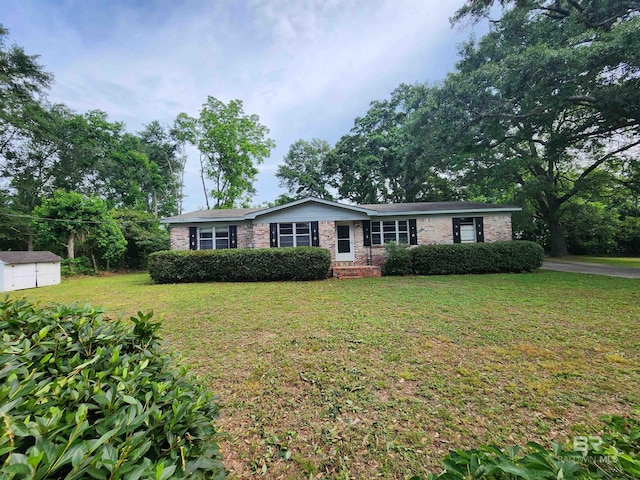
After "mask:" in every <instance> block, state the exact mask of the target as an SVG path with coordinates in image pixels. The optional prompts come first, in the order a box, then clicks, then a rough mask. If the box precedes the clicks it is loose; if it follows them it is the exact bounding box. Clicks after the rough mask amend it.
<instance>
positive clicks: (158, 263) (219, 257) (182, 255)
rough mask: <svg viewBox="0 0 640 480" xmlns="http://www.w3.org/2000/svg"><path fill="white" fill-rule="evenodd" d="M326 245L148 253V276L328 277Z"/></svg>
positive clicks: (173, 279)
mask: <svg viewBox="0 0 640 480" xmlns="http://www.w3.org/2000/svg"><path fill="white" fill-rule="evenodd" d="M330 266H331V253H330V252H329V250H327V249H326V248H318V247H295V248H257V249H237V250H236V249H231V250H172V251H162V252H155V253H152V254H151V255H149V275H151V278H152V279H153V281H154V282H157V283H180V282H268V281H278V280H319V279H322V278H326V277H327V275H328V273H329V267H330Z"/></svg>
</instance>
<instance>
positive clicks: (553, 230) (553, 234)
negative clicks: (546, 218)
mask: <svg viewBox="0 0 640 480" xmlns="http://www.w3.org/2000/svg"><path fill="white" fill-rule="evenodd" d="M549 234H550V238H549V247H550V248H551V256H552V257H566V256H567V253H568V252H567V241H566V240H565V238H564V229H563V228H562V223H560V221H559V220H556V221H552V222H549Z"/></svg>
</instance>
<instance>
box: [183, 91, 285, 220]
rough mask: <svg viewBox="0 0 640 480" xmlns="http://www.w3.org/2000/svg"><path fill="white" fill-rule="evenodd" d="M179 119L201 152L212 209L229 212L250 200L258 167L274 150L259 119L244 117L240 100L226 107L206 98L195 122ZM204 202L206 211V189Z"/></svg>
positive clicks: (210, 98)
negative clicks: (212, 203) (224, 209)
mask: <svg viewBox="0 0 640 480" xmlns="http://www.w3.org/2000/svg"><path fill="white" fill-rule="evenodd" d="M179 118H181V119H182V120H183V127H184V128H187V129H188V128H189V127H191V128H192V131H191V132H190V133H189V132H188V131H187V132H186V133H185V135H186V136H187V137H190V138H191V139H192V141H195V143H196V146H197V148H198V150H199V152H200V163H201V171H202V174H203V186H204V176H205V175H206V177H207V178H208V179H210V180H212V181H213V185H214V188H213V190H212V191H211V196H212V197H213V199H214V200H215V204H214V207H216V208H230V207H233V206H234V205H235V204H236V203H238V202H241V201H247V200H248V199H250V198H251V196H253V194H254V193H255V189H254V187H253V182H254V181H255V178H256V176H257V174H258V169H257V165H259V164H260V163H262V162H263V161H264V159H265V158H267V157H268V156H269V154H270V153H271V150H272V149H273V147H274V146H275V144H274V142H273V140H271V139H270V138H268V137H267V135H268V133H269V129H268V128H267V127H265V126H264V125H262V124H261V123H260V121H259V120H260V119H259V118H258V116H257V115H247V114H245V113H244V111H243V106H242V101H241V100H231V101H230V102H229V103H228V104H225V103H224V102H222V101H220V100H218V99H216V98H214V97H208V98H207V101H206V103H205V104H204V105H202V109H201V110H200V115H199V117H198V119H197V121H196V122H193V121H191V119H190V117H188V116H187V115H183V114H181V115H180V116H179ZM205 198H206V199H207V207H209V205H208V198H207V192H206V187H205Z"/></svg>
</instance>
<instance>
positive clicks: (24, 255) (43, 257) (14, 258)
mask: <svg viewBox="0 0 640 480" xmlns="http://www.w3.org/2000/svg"><path fill="white" fill-rule="evenodd" d="M61 260H62V258H60V257H59V256H58V255H56V254H55V253H51V252H0V262H3V263H6V264H13V265H16V264H21V263H51V262H60V261H61Z"/></svg>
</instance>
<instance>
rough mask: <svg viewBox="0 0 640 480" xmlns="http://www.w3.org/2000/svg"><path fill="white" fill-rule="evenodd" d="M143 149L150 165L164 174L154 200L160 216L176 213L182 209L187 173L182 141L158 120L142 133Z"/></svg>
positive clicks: (146, 127)
mask: <svg viewBox="0 0 640 480" xmlns="http://www.w3.org/2000/svg"><path fill="white" fill-rule="evenodd" d="M138 136H139V137H140V139H141V140H142V150H143V152H144V153H145V154H146V155H147V158H148V159H149V163H150V164H155V165H157V166H158V175H159V176H160V179H159V183H158V186H157V191H156V192H155V198H154V200H153V205H154V211H153V212H152V213H153V214H154V215H155V216H156V217H157V216H158V215H161V216H169V215H175V214H176V213H178V210H179V203H180V195H181V194H182V192H181V190H180V187H181V182H182V179H183V175H184V164H183V163H182V159H181V157H180V152H179V144H178V141H177V139H176V138H174V137H173V136H172V135H171V131H170V129H168V128H165V127H164V126H162V125H161V124H160V122H158V121H157V120H154V121H153V122H151V123H149V124H148V125H145V127H144V129H143V130H142V131H141V132H139V133H138Z"/></svg>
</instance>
